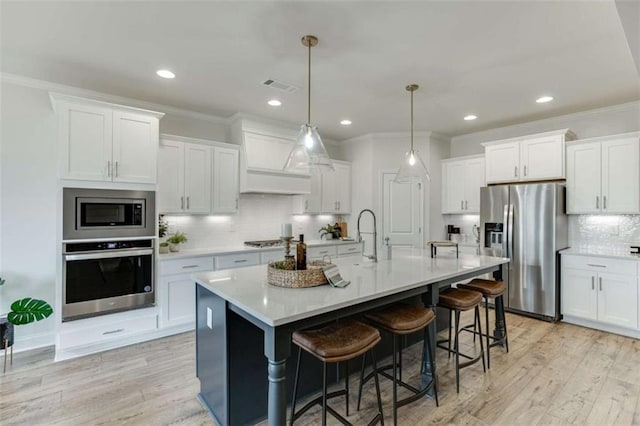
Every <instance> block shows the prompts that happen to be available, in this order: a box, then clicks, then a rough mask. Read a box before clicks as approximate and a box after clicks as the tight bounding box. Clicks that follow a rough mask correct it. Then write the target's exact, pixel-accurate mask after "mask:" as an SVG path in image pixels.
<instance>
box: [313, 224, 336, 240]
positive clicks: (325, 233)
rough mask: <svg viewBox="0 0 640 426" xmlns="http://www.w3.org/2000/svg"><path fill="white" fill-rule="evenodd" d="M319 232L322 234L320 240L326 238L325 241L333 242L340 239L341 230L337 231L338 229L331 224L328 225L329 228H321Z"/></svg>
mask: <svg viewBox="0 0 640 426" xmlns="http://www.w3.org/2000/svg"><path fill="white" fill-rule="evenodd" d="M318 232H320V238H322V237H324V239H325V240H331V239H333V238H339V237H340V230H339V229H336V227H335V226H333V225H331V224H330V223H329V224H327V226H325V227H322V228H320V229H319V230H318Z"/></svg>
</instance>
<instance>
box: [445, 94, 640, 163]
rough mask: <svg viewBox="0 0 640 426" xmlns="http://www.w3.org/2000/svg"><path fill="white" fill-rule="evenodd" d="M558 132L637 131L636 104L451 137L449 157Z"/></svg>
mask: <svg viewBox="0 0 640 426" xmlns="http://www.w3.org/2000/svg"><path fill="white" fill-rule="evenodd" d="M559 129H570V130H571V131H572V132H573V133H575V134H576V136H577V137H578V139H587V138H592V137H596V136H606V135H614V134H617V133H626V132H635V131H638V130H640V102H631V103H626V104H621V105H615V106H611V107H606V108H599V109H594V110H590V111H584V112H578V113H574V114H567V115H561V116H558V117H553V118H547V119H544V120H538V121H531V122H528V123H522V124H517V125H513V126H507V127H499V128H495V129H490V130H484V131H482V132H476V133H469V134H466V135H462V136H455V137H453V138H452V139H451V157H461V156H463V155H473V154H484V148H483V147H482V145H480V144H481V143H482V142H489V141H494V140H500V139H507V138H512V137H518V136H524V135H531V134H535V133H542V132H547V131H551V130H559Z"/></svg>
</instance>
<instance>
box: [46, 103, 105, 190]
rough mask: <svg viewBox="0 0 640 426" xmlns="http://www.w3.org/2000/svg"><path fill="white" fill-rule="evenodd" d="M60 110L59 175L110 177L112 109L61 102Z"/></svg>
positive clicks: (98, 178)
mask: <svg viewBox="0 0 640 426" xmlns="http://www.w3.org/2000/svg"><path fill="white" fill-rule="evenodd" d="M58 111H59V123H58V129H59V139H60V177H61V178H63V179H82V180H94V181H110V180H111V173H112V164H111V157H112V154H111V147H112V132H113V125H112V120H113V111H112V109H111V108H107V107H100V106H93V105H85V104H78V105H76V104H72V103H61V104H60V105H59V106H58Z"/></svg>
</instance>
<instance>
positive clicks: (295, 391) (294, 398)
mask: <svg viewBox="0 0 640 426" xmlns="http://www.w3.org/2000/svg"><path fill="white" fill-rule="evenodd" d="M301 358H302V348H300V346H298V363H297V364H296V378H295V380H294V381H293V400H292V401H291V418H290V420H289V426H293V420H294V416H295V413H296V393H297V392H298V380H299V379H300V360H301Z"/></svg>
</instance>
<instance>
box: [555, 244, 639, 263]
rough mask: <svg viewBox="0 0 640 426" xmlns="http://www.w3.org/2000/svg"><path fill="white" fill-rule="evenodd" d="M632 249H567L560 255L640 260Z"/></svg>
mask: <svg viewBox="0 0 640 426" xmlns="http://www.w3.org/2000/svg"><path fill="white" fill-rule="evenodd" d="M630 251H631V249H626V250H622V249H620V250H615V249H604V248H588V249H587V248H578V247H576V248H573V247H570V248H567V249H564V250H562V251H560V254H568V255H576V256H592V257H608V258H613V259H629V260H640V256H638V255H637V254H631V253H630Z"/></svg>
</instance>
